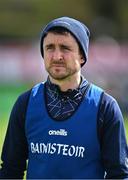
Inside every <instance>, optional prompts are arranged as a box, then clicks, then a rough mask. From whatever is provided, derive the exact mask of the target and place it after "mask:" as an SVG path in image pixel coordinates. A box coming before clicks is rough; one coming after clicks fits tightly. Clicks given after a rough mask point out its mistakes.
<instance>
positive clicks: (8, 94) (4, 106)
mask: <svg viewBox="0 0 128 180" xmlns="http://www.w3.org/2000/svg"><path fill="white" fill-rule="evenodd" d="M31 87H32V84H16V85H8V86H0V154H1V150H2V146H3V141H4V137H5V132H6V128H7V124H8V119H9V114H10V112H11V109H12V106H13V104H14V102H15V101H16V99H17V97H18V95H19V94H21V93H22V92H24V91H26V90H28V89H29V88H31ZM124 118H125V127H126V136H127V140H128V117H127V116H126V115H124Z"/></svg>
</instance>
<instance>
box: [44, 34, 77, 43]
mask: <svg viewBox="0 0 128 180" xmlns="http://www.w3.org/2000/svg"><path fill="white" fill-rule="evenodd" d="M49 43H53V44H56V43H62V44H65V43H66V44H67V43H68V44H76V45H77V46H78V43H77V41H76V39H75V38H74V37H73V36H72V35H71V34H70V33H69V32H66V33H64V34H57V33H54V32H48V33H47V35H46V36H45V37H44V41H43V44H49Z"/></svg>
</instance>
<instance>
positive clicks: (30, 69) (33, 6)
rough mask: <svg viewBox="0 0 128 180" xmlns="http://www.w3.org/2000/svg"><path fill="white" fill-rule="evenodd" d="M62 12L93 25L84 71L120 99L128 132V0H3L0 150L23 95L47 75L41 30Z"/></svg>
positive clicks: (0, 2) (0, 12) (0, 9)
mask: <svg viewBox="0 0 128 180" xmlns="http://www.w3.org/2000/svg"><path fill="white" fill-rule="evenodd" d="M60 16H70V17H73V18H76V19H79V20H81V21H82V22H84V23H85V24H86V25H87V26H88V27H89V29H90V31H91V38H90V49H89V61H88V63H87V65H85V66H84V67H83V69H82V73H83V75H84V76H85V77H86V78H87V79H88V80H89V81H91V82H93V83H95V84H97V85H99V86H101V87H102V88H104V89H105V90H106V91H107V92H108V93H110V94H111V95H113V96H114V97H115V98H116V99H117V101H118V103H119V105H120V107H121V110H122V112H123V115H124V119H125V127H126V134H127V137H128V127H127V126H128V80H127V79H128V22H127V20H128V1H127V0H121V1H120V0H79V1H78V0H0V154H1V149H2V145H3V139H4V136H5V132H6V128H7V124H8V119H9V115H10V112H11V108H12V106H13V104H14V102H15V100H16V99H17V97H18V95H19V94H21V93H22V92H24V91H26V90H28V89H29V88H31V87H32V86H33V85H34V84H36V83H38V82H40V81H42V80H45V79H46V77H47V74H46V72H45V69H44V66H43V63H42V62H43V60H42V57H41V55H40V48H39V41H40V33H41V29H42V28H43V27H44V26H45V25H46V24H47V23H48V22H49V21H50V20H52V19H54V18H57V17H60Z"/></svg>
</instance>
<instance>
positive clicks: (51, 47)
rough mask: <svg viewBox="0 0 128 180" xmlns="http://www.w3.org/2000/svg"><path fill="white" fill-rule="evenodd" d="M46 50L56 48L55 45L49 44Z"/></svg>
mask: <svg viewBox="0 0 128 180" xmlns="http://www.w3.org/2000/svg"><path fill="white" fill-rule="evenodd" d="M45 50H46V51H51V50H54V46H53V45H51V44H50V45H47V46H46V47H45Z"/></svg>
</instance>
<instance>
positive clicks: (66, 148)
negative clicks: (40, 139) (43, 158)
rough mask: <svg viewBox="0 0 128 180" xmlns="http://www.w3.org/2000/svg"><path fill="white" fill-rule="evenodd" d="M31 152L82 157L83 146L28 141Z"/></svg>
mask: <svg viewBox="0 0 128 180" xmlns="http://www.w3.org/2000/svg"><path fill="white" fill-rule="evenodd" d="M30 147H31V152H32V153H39V154H40V153H43V154H53V155H54V154H57V155H59V154H61V155H63V156H74V157H81V158H83V157H84V152H85V148H84V147H82V146H74V145H68V144H56V143H53V144H51V143H47V144H44V143H33V142H31V143H30Z"/></svg>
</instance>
